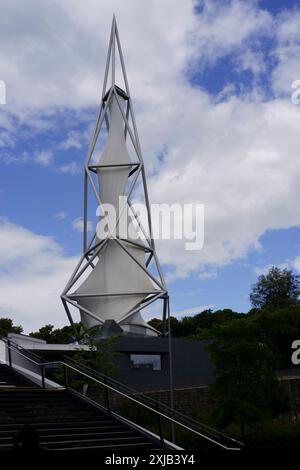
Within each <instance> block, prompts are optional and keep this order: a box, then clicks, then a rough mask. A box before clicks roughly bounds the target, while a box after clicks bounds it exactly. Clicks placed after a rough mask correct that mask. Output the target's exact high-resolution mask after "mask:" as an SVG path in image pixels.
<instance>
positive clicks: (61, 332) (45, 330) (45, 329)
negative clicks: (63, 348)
mask: <svg viewBox="0 0 300 470" xmlns="http://www.w3.org/2000/svg"><path fill="white" fill-rule="evenodd" d="M75 327H77V330H78V331H79V330H80V324H79V323H78V324H75ZM29 335H30V336H32V337H33V338H39V339H43V340H44V341H47V343H49V344H68V343H70V342H72V341H74V339H75V338H74V330H73V327H72V326H70V325H67V326H64V327H62V328H56V329H54V326H53V325H45V326H42V327H41V328H40V329H39V330H38V331H35V332H32V333H30V334H29Z"/></svg>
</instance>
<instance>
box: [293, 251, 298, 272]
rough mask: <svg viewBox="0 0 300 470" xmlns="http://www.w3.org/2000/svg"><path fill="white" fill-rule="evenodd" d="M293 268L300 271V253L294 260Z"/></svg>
mask: <svg viewBox="0 0 300 470" xmlns="http://www.w3.org/2000/svg"><path fill="white" fill-rule="evenodd" d="M292 266H293V268H294V269H295V270H296V271H298V273H300V255H299V256H297V257H296V258H295V259H294V260H293V262H292Z"/></svg>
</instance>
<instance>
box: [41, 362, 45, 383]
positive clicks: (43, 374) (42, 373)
mask: <svg viewBox="0 0 300 470" xmlns="http://www.w3.org/2000/svg"><path fill="white" fill-rule="evenodd" d="M41 376H42V387H43V388H45V366H44V364H41Z"/></svg>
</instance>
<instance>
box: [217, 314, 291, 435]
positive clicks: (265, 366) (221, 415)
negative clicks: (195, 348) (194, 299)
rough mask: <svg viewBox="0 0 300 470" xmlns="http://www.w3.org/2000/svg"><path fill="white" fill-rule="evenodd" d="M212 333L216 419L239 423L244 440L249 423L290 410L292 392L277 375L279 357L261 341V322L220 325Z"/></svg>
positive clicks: (225, 424)
mask: <svg viewBox="0 0 300 470" xmlns="http://www.w3.org/2000/svg"><path fill="white" fill-rule="evenodd" d="M211 333H212V335H211V337H212V338H213V341H212V344H210V345H209V346H208V351H209V352H210V354H211V358H212V361H213V364H214V369H215V383H214V384H213V385H211V386H210V390H211V394H212V397H214V399H215V400H216V403H217V406H216V409H215V412H214V419H215V421H216V423H217V424H218V425H219V426H220V427H222V428H226V427H227V426H228V425H230V424H231V423H236V424H238V425H239V426H240V430H241V437H242V438H243V439H244V438H245V435H246V428H247V427H248V426H252V425H254V424H256V423H259V422H260V421H262V420H264V419H267V418H271V417H274V416H277V415H279V414H281V413H283V412H285V411H287V410H288V407H289V400H288V395H287V393H286V390H285V388H284V386H283V385H282V384H281V383H280V382H279V381H278V380H277V377H276V372H275V371H276V367H277V363H276V356H274V354H273V353H272V351H271V350H270V349H269V347H268V346H267V345H266V344H264V343H262V342H261V341H260V333H259V331H258V330H257V325H256V324H255V322H254V321H252V320H250V319H249V320H248V321H244V320H243V319H236V320H233V321H231V322H230V323H228V324H225V325H220V326H216V327H215V328H214V329H213V330H212V332H211Z"/></svg>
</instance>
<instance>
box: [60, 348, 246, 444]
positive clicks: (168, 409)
mask: <svg viewBox="0 0 300 470" xmlns="http://www.w3.org/2000/svg"><path fill="white" fill-rule="evenodd" d="M64 360H65V361H70V362H71V363H73V364H75V365H76V366H77V367H79V368H82V369H85V370H88V371H89V373H90V374H93V375H96V376H99V377H101V378H102V379H103V380H107V379H108V380H109V382H111V383H112V384H115V385H116V386H118V387H120V388H122V389H123V390H126V391H127V394H131V395H138V396H139V399H140V400H143V401H144V402H146V403H148V404H149V405H152V406H154V407H157V406H159V409H164V411H165V413H170V415H171V416H173V417H174V416H175V415H176V416H177V417H178V418H181V419H182V420H184V421H186V422H189V423H190V424H191V425H195V426H197V427H198V428H201V429H202V430H203V432H207V433H209V434H211V435H212V436H216V437H218V438H220V439H222V440H226V439H228V440H231V441H233V442H236V443H237V444H239V445H242V443H240V442H239V441H237V440H236V439H234V438H232V437H229V436H226V435H225V434H224V433H222V432H220V431H218V430H216V429H214V428H212V427H210V426H208V425H206V424H203V423H199V422H198V421H196V420H195V419H194V418H191V417H190V416H187V415H185V414H184V413H181V412H180V411H177V410H174V409H173V408H171V407H170V406H168V405H166V404H165V403H162V402H159V401H157V400H154V399H153V398H151V397H148V396H147V395H145V394H144V393H143V392H140V391H138V390H136V389H133V388H131V387H129V386H128V385H125V384H123V383H121V382H119V381H118V380H116V379H114V378H112V377H108V376H106V375H104V374H102V373H101V372H98V371H96V370H94V369H92V368H90V367H88V366H86V365H84V364H81V363H80V362H78V361H75V360H74V359H73V358H69V357H64Z"/></svg>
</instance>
